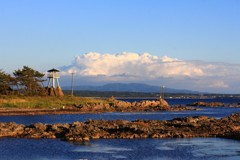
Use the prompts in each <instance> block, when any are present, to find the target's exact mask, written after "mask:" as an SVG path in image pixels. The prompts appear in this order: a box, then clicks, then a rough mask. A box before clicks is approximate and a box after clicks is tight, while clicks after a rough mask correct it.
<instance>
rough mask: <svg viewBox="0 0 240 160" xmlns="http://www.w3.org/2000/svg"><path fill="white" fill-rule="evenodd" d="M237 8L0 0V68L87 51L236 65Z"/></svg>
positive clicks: (188, 1) (159, 0)
mask: <svg viewBox="0 0 240 160" xmlns="http://www.w3.org/2000/svg"><path fill="white" fill-rule="evenodd" d="M239 8H240V1H239V0H70V1H69V0H39V1H33V0H21V1H19V0H0V55H1V59H0V62H1V65H0V68H2V69H3V70H5V71H7V72H13V71H14V70H15V69H18V68H21V67H22V66H23V65H28V66H30V67H33V68H35V69H37V70H40V71H45V70H47V69H50V68H52V67H62V66H69V65H72V64H73V63H75V57H77V56H79V55H82V54H85V53H88V52H98V53H101V54H105V53H109V54H113V55H116V54H119V53H122V52H134V53H139V54H143V53H144V52H148V53H150V54H151V55H153V56H159V57H163V56H168V57H171V58H176V59H180V60H183V61H204V62H209V63H211V62H214V63H216V62H221V63H228V64H233V65H234V64H236V65H238V64H239V60H240V54H239V53H240V20H239V17H240V9H239ZM68 68H69V67H68ZM235 78H236V77H235ZM235 83H236V82H235ZM235 83H234V84H235ZM183 87H184V86H183ZM232 87H233V86H232ZM235 87H237V86H235ZM193 88H194V86H193ZM196 89H198V88H196ZM228 91H229V92H231V89H230V88H229V89H228ZM234 92H236V91H234Z"/></svg>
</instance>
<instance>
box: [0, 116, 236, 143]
mask: <svg viewBox="0 0 240 160" xmlns="http://www.w3.org/2000/svg"><path fill="white" fill-rule="evenodd" d="M0 137H15V138H53V139H54V138H58V139H62V140H66V141H74V142H86V141H89V140H91V139H101V138H104V139H113V138H128V139H133V138H193V137H222V138H232V139H237V140H240V113H237V114H232V115H230V116H228V117H224V118H221V119H216V118H211V117H207V116H196V117H186V118H176V119H173V120H135V121H127V120H112V121H111V120H91V119H89V120H87V121H86V122H74V123H72V124H42V123H36V124H32V125H23V124H16V123H15V122H9V123H1V122H0Z"/></svg>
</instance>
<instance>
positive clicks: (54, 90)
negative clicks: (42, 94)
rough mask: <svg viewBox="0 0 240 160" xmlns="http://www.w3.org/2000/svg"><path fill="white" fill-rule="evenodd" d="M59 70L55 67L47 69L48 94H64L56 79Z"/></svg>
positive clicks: (58, 76)
mask: <svg viewBox="0 0 240 160" xmlns="http://www.w3.org/2000/svg"><path fill="white" fill-rule="evenodd" d="M59 72H60V71H59V70H57V69H55V68H53V69H51V70H48V77H47V78H48V86H47V92H48V95H50V96H64V94H63V92H62V89H61V87H60V85H59V81H58V79H59V78H60V74H59ZM51 84H52V85H51Z"/></svg>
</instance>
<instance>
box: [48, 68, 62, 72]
mask: <svg viewBox="0 0 240 160" xmlns="http://www.w3.org/2000/svg"><path fill="white" fill-rule="evenodd" d="M48 72H60V71H59V70H57V69H55V68H53V69H50V70H48Z"/></svg>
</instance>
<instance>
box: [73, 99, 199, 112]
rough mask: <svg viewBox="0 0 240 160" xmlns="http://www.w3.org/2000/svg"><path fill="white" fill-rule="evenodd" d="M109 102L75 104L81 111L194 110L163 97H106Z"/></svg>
mask: <svg viewBox="0 0 240 160" xmlns="http://www.w3.org/2000/svg"><path fill="white" fill-rule="evenodd" d="M108 101H109V103H105V104H103V103H92V104H80V105H76V108H78V109H79V111H81V112H146V111H182V110H196V108H190V107H183V106H178V107H171V106H170V105H169V104H168V103H167V101H165V100H164V99H159V100H153V101H149V100H144V101H141V102H126V101H120V100H117V99H115V98H110V99H108Z"/></svg>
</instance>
